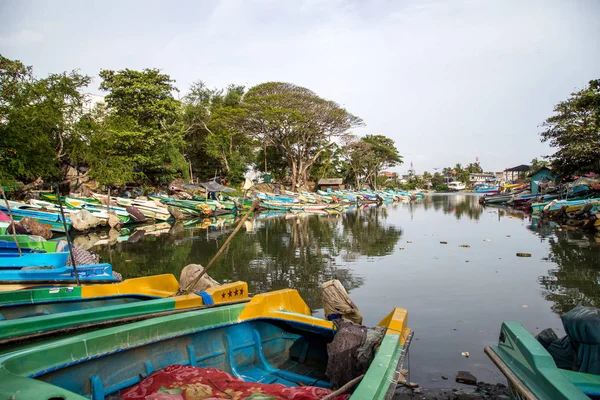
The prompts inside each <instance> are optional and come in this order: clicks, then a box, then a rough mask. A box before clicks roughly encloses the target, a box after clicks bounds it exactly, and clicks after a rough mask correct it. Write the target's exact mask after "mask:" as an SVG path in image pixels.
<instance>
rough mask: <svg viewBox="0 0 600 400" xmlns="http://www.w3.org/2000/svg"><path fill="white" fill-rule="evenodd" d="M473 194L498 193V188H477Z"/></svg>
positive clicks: (486, 186)
mask: <svg viewBox="0 0 600 400" xmlns="http://www.w3.org/2000/svg"><path fill="white" fill-rule="evenodd" d="M475 193H500V186H489V185H483V186H479V187H478V188H476V189H475Z"/></svg>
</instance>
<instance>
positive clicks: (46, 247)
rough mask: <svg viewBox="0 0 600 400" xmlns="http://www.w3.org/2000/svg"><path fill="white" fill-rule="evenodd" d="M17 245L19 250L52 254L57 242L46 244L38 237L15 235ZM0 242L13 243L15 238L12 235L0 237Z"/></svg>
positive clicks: (46, 242)
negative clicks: (24, 249) (33, 250)
mask: <svg viewBox="0 0 600 400" xmlns="http://www.w3.org/2000/svg"><path fill="white" fill-rule="evenodd" d="M16 236H17V243H18V244H19V246H20V247H21V248H26V249H35V250H41V251H45V252H47V253H54V252H55V251H56V244H57V242H48V241H46V239H44V238H42V237H40V236H30V235H16ZM0 241H5V242H10V243H14V242H15V237H14V236H13V235H0Z"/></svg>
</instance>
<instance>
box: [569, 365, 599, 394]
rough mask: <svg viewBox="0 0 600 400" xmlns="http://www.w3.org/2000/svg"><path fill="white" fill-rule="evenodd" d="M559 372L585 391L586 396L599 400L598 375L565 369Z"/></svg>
mask: <svg viewBox="0 0 600 400" xmlns="http://www.w3.org/2000/svg"><path fill="white" fill-rule="evenodd" d="M560 372H561V373H562V374H563V375H564V376H565V378H567V379H568V380H569V381H570V382H571V383H572V384H573V385H575V387H577V389H579V390H581V391H582V392H583V393H585V395H586V396H588V397H590V398H591V399H593V400H600V375H595V374H586V373H583V372H575V371H569V370H566V369H561V370H560Z"/></svg>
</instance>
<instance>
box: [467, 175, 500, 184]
mask: <svg viewBox="0 0 600 400" xmlns="http://www.w3.org/2000/svg"><path fill="white" fill-rule="evenodd" d="M494 180H496V175H492V174H469V181H470V182H471V184H476V183H485V182H489V181H494Z"/></svg>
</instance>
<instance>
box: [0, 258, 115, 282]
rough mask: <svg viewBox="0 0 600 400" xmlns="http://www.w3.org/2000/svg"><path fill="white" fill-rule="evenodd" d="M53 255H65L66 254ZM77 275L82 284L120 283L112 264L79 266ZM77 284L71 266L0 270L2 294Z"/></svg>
mask: <svg viewBox="0 0 600 400" xmlns="http://www.w3.org/2000/svg"><path fill="white" fill-rule="evenodd" d="M53 254H59V255H63V254H65V253H53ZM67 255H68V254H67ZM0 260H1V259H0ZM61 261H62V260H61ZM77 275H78V277H79V280H80V281H81V282H91V283H110V282H117V281H118V279H117V278H115V277H114V276H113V274H112V265H110V264H90V265H79V266H77ZM75 283H76V280H75V270H74V269H73V267H71V266H63V267H28V268H19V267H15V268H8V269H2V268H0V292H5V291H10V290H20V289H24V288H32V287H36V286H37V287H39V286H49V285H52V286H54V285H60V284H62V285H69V284H75Z"/></svg>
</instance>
